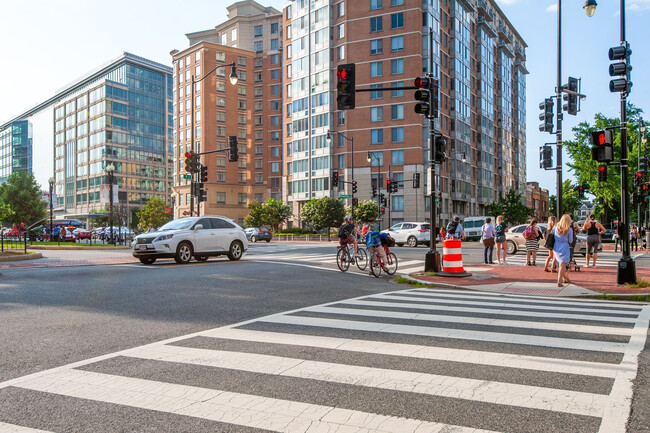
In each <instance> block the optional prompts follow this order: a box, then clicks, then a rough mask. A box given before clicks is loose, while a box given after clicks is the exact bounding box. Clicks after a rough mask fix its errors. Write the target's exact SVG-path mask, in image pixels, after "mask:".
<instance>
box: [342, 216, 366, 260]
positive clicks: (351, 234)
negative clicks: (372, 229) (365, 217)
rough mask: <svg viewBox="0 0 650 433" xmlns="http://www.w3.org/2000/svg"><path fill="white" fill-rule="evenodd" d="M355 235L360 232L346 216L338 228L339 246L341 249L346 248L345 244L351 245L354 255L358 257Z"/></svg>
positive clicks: (350, 218)
mask: <svg viewBox="0 0 650 433" xmlns="http://www.w3.org/2000/svg"><path fill="white" fill-rule="evenodd" d="M355 233H359V234H361V231H360V230H359V229H358V228H357V227H356V226H355V225H354V221H353V220H352V217H351V216H349V215H348V216H346V217H345V218H344V219H343V225H342V226H341V227H340V228H339V244H340V245H341V247H343V248H346V245H347V244H352V246H353V247H354V255H355V256H356V257H359V251H358V246H357V238H356V235H355Z"/></svg>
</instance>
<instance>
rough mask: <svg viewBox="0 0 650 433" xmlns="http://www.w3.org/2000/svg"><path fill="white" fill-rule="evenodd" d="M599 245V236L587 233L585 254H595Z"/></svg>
mask: <svg viewBox="0 0 650 433" xmlns="http://www.w3.org/2000/svg"><path fill="white" fill-rule="evenodd" d="M599 245H600V236H598V235H593V236H592V235H589V236H587V254H590V255H591V254H597V253H598V246H599Z"/></svg>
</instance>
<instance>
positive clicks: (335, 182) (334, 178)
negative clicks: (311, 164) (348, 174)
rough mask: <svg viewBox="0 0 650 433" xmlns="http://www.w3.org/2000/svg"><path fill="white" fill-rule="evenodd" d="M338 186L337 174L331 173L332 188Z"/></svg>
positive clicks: (336, 172) (335, 172)
mask: <svg viewBox="0 0 650 433" xmlns="http://www.w3.org/2000/svg"><path fill="white" fill-rule="evenodd" d="M337 186H339V172H338V171H333V172H332V188H334V187H337Z"/></svg>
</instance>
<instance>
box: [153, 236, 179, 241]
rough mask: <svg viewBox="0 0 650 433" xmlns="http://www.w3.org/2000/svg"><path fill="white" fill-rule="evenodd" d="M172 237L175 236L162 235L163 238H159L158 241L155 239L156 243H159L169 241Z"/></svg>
mask: <svg viewBox="0 0 650 433" xmlns="http://www.w3.org/2000/svg"><path fill="white" fill-rule="evenodd" d="M172 236H174V235H162V236H158V237H157V238H156V239H154V242H157V241H164V240H167V239H171V238H172Z"/></svg>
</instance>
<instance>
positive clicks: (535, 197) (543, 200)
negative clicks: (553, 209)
mask: <svg viewBox="0 0 650 433" xmlns="http://www.w3.org/2000/svg"><path fill="white" fill-rule="evenodd" d="M548 199H549V197H548V190H547V189H542V188H540V187H539V183H538V182H526V206H528V207H529V208H531V209H535V218H537V221H539V222H545V221H548V217H549V203H548Z"/></svg>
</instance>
